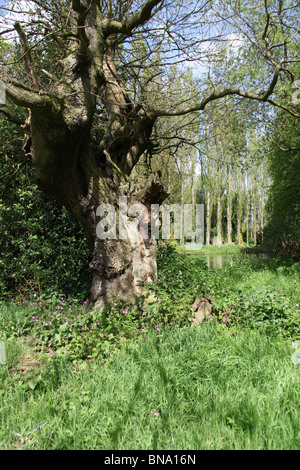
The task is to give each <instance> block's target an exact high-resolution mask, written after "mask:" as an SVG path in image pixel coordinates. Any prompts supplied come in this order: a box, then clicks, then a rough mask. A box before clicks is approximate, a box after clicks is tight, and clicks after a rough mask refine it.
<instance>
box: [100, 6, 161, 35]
mask: <svg viewBox="0 0 300 470" xmlns="http://www.w3.org/2000/svg"><path fill="white" fill-rule="evenodd" d="M160 3H161V6H162V4H163V0H147V1H146V2H145V3H144V4H143V5H142V7H141V9H140V11H139V12H138V13H134V14H133V15H131V16H130V17H129V18H127V19H126V20H124V21H117V20H113V19H111V20H110V19H107V18H106V19H105V20H104V21H103V25H102V27H103V31H104V33H105V35H106V36H109V35H111V34H118V33H122V34H125V35H130V34H131V33H132V31H133V30H134V29H135V28H137V27H138V26H142V25H144V24H145V23H146V22H147V21H149V20H150V18H151V16H152V10H153V8H154V7H156V6H157V5H159V4H160Z"/></svg>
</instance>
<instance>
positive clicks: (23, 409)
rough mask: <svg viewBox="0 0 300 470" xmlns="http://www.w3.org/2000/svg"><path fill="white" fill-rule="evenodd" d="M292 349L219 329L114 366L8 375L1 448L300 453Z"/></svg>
mask: <svg viewBox="0 0 300 470" xmlns="http://www.w3.org/2000/svg"><path fill="white" fill-rule="evenodd" d="M291 353H292V348H291V345H290V344H289V343H288V342H287V341H284V340H270V339H268V338H266V337H265V336H264V335H262V334H260V333H259V332H254V331H252V332H251V333H249V332H245V331H241V332H240V333H239V334H237V335H231V334H230V333H229V331H228V330H227V329H226V328H225V327H223V326H221V325H216V324H215V323H209V324H205V325H203V326H200V327H197V328H196V329H190V328H183V329H177V330H176V331H167V330H165V331H164V332H163V333H162V334H157V333H152V334H151V335H149V336H148V337H147V338H146V339H145V340H144V341H140V342H139V343H138V344H137V345H135V346H134V345H133V344H132V345H131V346H129V347H127V348H124V349H122V350H121V351H120V352H119V353H118V355H117V356H116V357H115V358H114V359H112V360H111V361H110V362H108V363H107V364H106V365H105V366H99V365H98V366H97V365H93V366H90V368H88V369H86V370H78V369H75V368H72V367H70V365H69V366H68V365H66V364H65V363H64V360H63V359H62V358H61V359H57V360H56V362H52V363H50V364H49V365H48V366H47V367H45V369H44V371H43V377H42V380H41V381H40V384H39V386H38V387H36V388H35V389H34V390H32V389H30V387H22V384H21V383H20V382H18V380H17V378H16V377H14V376H13V377H12V376H11V375H10V374H9V373H8V371H7V370H5V368H2V371H1V381H2V384H1V385H2V387H1V431H0V446H1V449H16V448H20V449H119V450H123V449H143V450H147V449H150V450H155V449H166V450H167V449H175V450H179V449H184V450H189V449H299V448H300V427H299V422H300V395H299V369H297V366H295V365H294V364H293V363H292V361H291Z"/></svg>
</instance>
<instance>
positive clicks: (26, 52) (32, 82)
mask: <svg viewBox="0 0 300 470" xmlns="http://www.w3.org/2000/svg"><path fill="white" fill-rule="evenodd" d="M15 30H16V31H17V33H18V35H19V38H20V42H21V45H22V49H23V57H24V61H25V69H26V73H27V77H28V81H29V86H30V88H32V89H35V90H37V89H38V88H39V86H38V81H37V79H36V77H35V74H34V71H33V66H32V59H31V54H30V46H29V43H28V40H27V37H26V34H25V32H24V29H23V28H22V26H21V25H20V23H15Z"/></svg>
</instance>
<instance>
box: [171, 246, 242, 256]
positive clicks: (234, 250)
mask: <svg viewBox="0 0 300 470" xmlns="http://www.w3.org/2000/svg"><path fill="white" fill-rule="evenodd" d="M174 246H175V247H176V251H177V252H178V253H187V254H191V255H192V254H196V253H198V254H202V255H206V254H207V255H210V254H224V255H226V254H234V255H236V254H239V253H241V252H242V251H243V250H244V248H243V247H241V246H239V245H228V246H227V245H223V246H220V247H218V246H213V245H208V246H206V245H204V246H203V247H202V248H200V249H198V250H188V249H186V248H185V245H179V244H177V245H175V244H174Z"/></svg>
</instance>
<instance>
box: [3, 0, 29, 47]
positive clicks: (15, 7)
mask: <svg viewBox="0 0 300 470" xmlns="http://www.w3.org/2000/svg"><path fill="white" fill-rule="evenodd" d="M0 1H1V0H0ZM3 3H4V2H3V0H2V3H1V4H0V32H3V31H8V32H7V33H6V34H4V35H2V37H3V39H4V40H5V41H6V42H13V41H14V40H15V39H17V38H18V34H17V32H16V31H15V30H14V24H15V23H16V22H18V23H20V24H21V25H22V24H26V23H28V22H29V21H30V18H31V17H32V16H33V14H34V9H33V8H32V2H30V1H29V0H19V1H12V0H5V5H3ZM3 7H4V8H3ZM9 30H11V31H9Z"/></svg>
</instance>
